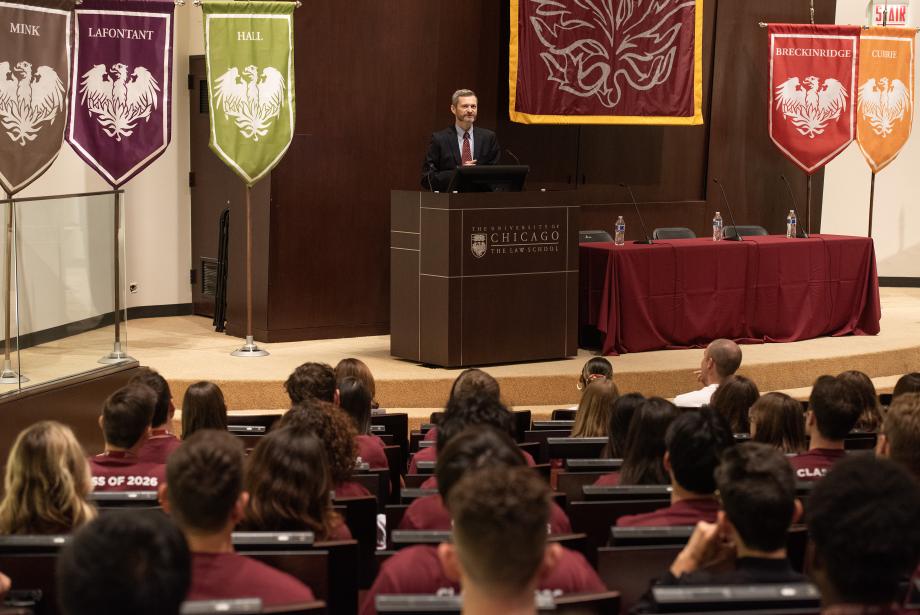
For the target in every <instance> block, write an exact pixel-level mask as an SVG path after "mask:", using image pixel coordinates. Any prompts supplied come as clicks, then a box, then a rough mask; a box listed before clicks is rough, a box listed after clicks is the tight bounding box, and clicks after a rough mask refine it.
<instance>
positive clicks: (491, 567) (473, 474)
mask: <svg viewBox="0 0 920 615" xmlns="http://www.w3.org/2000/svg"><path fill="white" fill-rule="evenodd" d="M550 500H551V497H550V492H549V487H548V486H547V484H546V481H544V480H543V479H542V478H540V477H539V476H538V475H537V474H536V473H535V472H534V471H533V470H531V469H529V468H525V467H506V466H489V467H485V468H482V469H479V470H474V471H470V472H467V473H466V474H464V475H463V477H462V478H461V479H460V480H459V481H458V482H457V484H456V485H454V487H453V488H452V489H451V492H450V498H449V499H448V509H449V510H450V511H451V513H450V514H451V517H452V518H453V519H454V527H453V531H454V543H455V545H456V546H457V549H458V550H459V552H460V553H459V557H460V561H461V562H466V564H465V565H466V566H470V567H476V569H477V570H478V571H480V574H482V575H483V576H484V577H486V578H492V579H494V580H496V581H498V582H500V583H503V582H504V580H506V579H509V578H511V577H518V578H522V577H525V576H526V577H527V595H528V597H527V599H529V600H530V602H531V604H532V602H533V600H534V589H538V590H541V591H552V592H554V593H555V592H558V593H591V592H602V591H607V589H606V587H604V584H603V582H602V581H601V580H600V578H599V577H598V576H597V573H596V572H595V571H594V569H593V568H591V566H590V564H588V562H587V560H585V558H584V556H582V555H581V554H580V553H577V552H575V551H571V550H569V549H565V548H563V547H562V546H560V545H558V544H553V543H549V544H547V542H546V536H547V534H546V525H547V522H548V521H549V519H550V511H549V508H550V506H549V504H550ZM470 539H474V540H476V541H477V542H478V543H479V544H478V545H477V546H476V547H475V548H476V549H477V551H478V550H479V549H482V550H483V554H482V555H483V556H484V557H486V558H487V559H488V560H489V561H486V560H485V559H476V560H475V562H474V561H473V560H467V559H465V558H466V557H467V556H470V557H474V558H475V557H477V556H475V555H473V553H472V552H469V551H468V552H464V551H463V549H464V546H466V547H467V548H473V545H471V543H470V542H469V541H470ZM450 550H451V549H449V548H448V547H446V546H445V545H441V546H440V547H434V546H431V545H416V546H411V547H406V548H403V549H400V550H399V552H397V553H396V554H395V555H393V556H392V557H390V558H389V559H388V560H387V561H386V562H384V564H383V565H382V566H381V568H380V572H379V573H378V575H377V579H376V580H375V581H374V584H373V585H372V586H371V589H370V590H369V591H368V592H367V594H366V596H365V599H364V602H363V603H362V605H361V614H362V615H372V614H374V613H376V612H377V611H376V608H375V605H374V599H375V597H376V596H378V595H383V594H444V593H449V594H453V593H455V592H458V591H459V590H460V588H461V585H462V589H463V599H464V612H465V613H483V612H487V611H483V610H481V603H480V602H478V597H477V596H475V595H474V594H475V590H474V591H473V593H471V587H470V585H469V580H468V577H466V576H463V575H462V574H459V571H458V569H457V567H456V552H455V553H453V554H451V553H448V552H447V551H450ZM534 561H542V562H543V563H542V565H540V564H538V565H537V566H535V567H533V569H532V572H527V571H528V570H530V569H531V566H532V565H533V562H534ZM533 577H535V578H533ZM496 589H497V588H496ZM521 600H522V603H525V604H526V600H524V599H523V598H521ZM469 609H475V610H472V611H471V610H469ZM488 612H491V611H488ZM515 612H517V611H515Z"/></svg>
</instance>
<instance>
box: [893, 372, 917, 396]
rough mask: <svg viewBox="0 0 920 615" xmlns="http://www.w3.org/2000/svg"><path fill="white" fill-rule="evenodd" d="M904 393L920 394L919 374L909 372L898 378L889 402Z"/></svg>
mask: <svg viewBox="0 0 920 615" xmlns="http://www.w3.org/2000/svg"><path fill="white" fill-rule="evenodd" d="M905 393H920V372H911V373H909V374H904V375H903V376H901V377H900V378H898V381H897V382H896V383H895V385H894V390H893V391H892V392H891V401H894V400H896V399H897V398H898V397H900V396H901V395H904V394H905Z"/></svg>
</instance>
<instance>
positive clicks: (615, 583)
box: [596, 545, 683, 613]
mask: <svg viewBox="0 0 920 615" xmlns="http://www.w3.org/2000/svg"><path fill="white" fill-rule="evenodd" d="M682 549H683V546H682V545H681V546H676V545H665V546H655V547H601V548H599V549H598V550H597V555H596V559H597V566H596V567H597V574H598V576H600V578H601V580H602V581H603V582H604V585H606V586H607V587H609V588H612V589H616V590H617V591H618V592H620V606H621V609H622V611H621V612H623V613H628V612H629V609H631V608H632V607H633V605H635V603H636V602H637V601H638V600H639V598H641V597H642V594H644V593H645V591H646V590H647V589H648V586H649V583H650V582H651V580H652V579H656V578H658V577H660V576H662V575H663V574H664V573H665V572H666V571H667V570H668V567H669V566H670V565H671V562H673V561H674V558H675V557H677V554H678V553H680V552H681V550H682Z"/></svg>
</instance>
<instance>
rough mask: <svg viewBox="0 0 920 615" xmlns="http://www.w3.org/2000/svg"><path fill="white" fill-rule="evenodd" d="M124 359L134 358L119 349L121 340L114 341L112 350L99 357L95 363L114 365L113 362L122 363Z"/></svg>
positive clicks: (130, 359) (131, 359)
mask: <svg viewBox="0 0 920 615" xmlns="http://www.w3.org/2000/svg"><path fill="white" fill-rule="evenodd" d="M125 361H134V359H133V358H132V357H129V356H128V354H127V353H126V352H124V351H123V350H122V349H121V342H115V346H114V347H113V348H112V352H110V353H109V354H107V355H105V356H104V357H102V358H101V359H99V360H98V361H97V363H102V364H103V365H114V364H115V363H124V362H125Z"/></svg>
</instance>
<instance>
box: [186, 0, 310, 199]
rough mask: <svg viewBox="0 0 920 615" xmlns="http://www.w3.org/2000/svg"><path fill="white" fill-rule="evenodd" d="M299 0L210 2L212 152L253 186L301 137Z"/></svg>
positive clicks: (207, 42)
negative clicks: (297, 130)
mask: <svg viewBox="0 0 920 615" xmlns="http://www.w3.org/2000/svg"><path fill="white" fill-rule="evenodd" d="M294 6H295V5H294V3H293V2H208V1H205V2H204V4H203V5H202V9H203V10H204V41H205V53H206V54H207V66H208V95H209V104H210V113H211V142H210V145H211V149H212V150H213V151H214V153H215V154H217V156H218V157H219V158H220V159H221V160H223V161H224V163H226V164H227V166H229V167H230V168H231V169H233V171H234V172H235V173H236V174H237V175H239V176H240V177H241V178H242V179H243V181H245V182H246V185H247V186H252V185H254V184H255V183H256V182H258V181H259V180H260V179H261V178H262V177H264V176H265V174H266V173H268V172H269V171H271V170H272V168H274V166H275V165H276V164H278V163H279V162H280V161H281V158H282V157H283V156H284V154H285V152H287V149H288V146H289V145H290V144H291V138H292V137H293V135H294V24H293V17H292V13H293V11H294Z"/></svg>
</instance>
